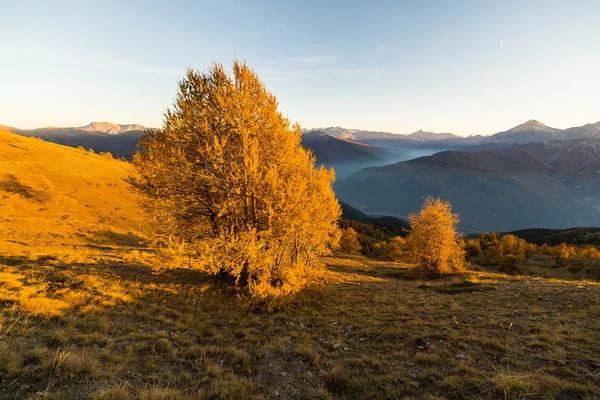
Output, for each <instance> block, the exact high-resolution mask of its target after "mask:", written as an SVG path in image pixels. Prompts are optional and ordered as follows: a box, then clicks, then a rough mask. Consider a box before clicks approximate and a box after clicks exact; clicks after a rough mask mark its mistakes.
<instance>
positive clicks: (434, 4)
mask: <svg viewBox="0 0 600 400" xmlns="http://www.w3.org/2000/svg"><path fill="white" fill-rule="evenodd" d="M0 15H1V16H2V22H1V23H0V124H3V125H12V126H16V127H19V128H34V127H41V126H49V125H53V126H79V125H84V124H87V123H88V122H91V121H109V122H114V123H139V124H142V125H145V126H152V127H154V126H160V125H161V124H162V115H163V111H164V109H165V107H167V106H168V105H169V104H171V103H172V101H173V98H174V97H175V94H176V91H177V86H176V83H177V81H178V80H180V79H181V78H182V77H183V75H184V71H185V68H186V67H187V66H191V67H193V68H195V69H206V68H207V67H208V66H209V65H210V63H211V62H212V61H220V62H223V63H224V64H226V65H227V66H230V65H231V61H232V60H233V59H234V58H238V59H241V60H247V62H248V64H249V66H250V67H252V68H254V69H255V70H256V71H257V72H258V74H259V75H260V77H261V78H262V79H263V81H264V82H265V83H266V85H267V86H268V87H269V89H270V90H271V91H272V92H273V93H274V94H275V95H276V96H277V98H278V100H279V103H280V109H281V110H282V111H283V112H284V113H285V114H286V115H287V116H288V117H289V118H290V119H291V120H292V121H298V122H300V124H301V125H302V126H303V127H307V128H315V127H325V126H336V125H339V126H343V127H347V128H359V129H368V130H382V131H389V132H397V133H410V132H412V131H415V130H418V129H424V130H431V131H436V132H454V133H458V134H463V135H464V134H478V133H481V134H491V133H495V132H498V131H502V130H505V129H508V128H510V127H512V126H514V125H517V124H519V123H522V122H524V121H526V120H528V119H537V120H540V121H541V122H543V123H545V124H546V125H549V126H554V127H557V128H566V127H569V126H577V125H583V124H585V123H588V122H596V121H599V120H600V2H599V1H595V0H584V1H552V0H544V1H526V0H522V1H492V0H485V1H464V2H461V1H427V0H424V1H417V0H415V1H400V0H396V1H376V0H375V1H356V2H354V1H349V0H347V1H326V0H320V1H312V0H302V1H295V0H274V1H253V0H245V1H228V0H212V1H206V2H203V1H189V2H184V1H175V0H174V1H126V0H121V1H83V0H80V1H60V0H57V1H42V0H40V1H27V0H20V1H10V0H0Z"/></svg>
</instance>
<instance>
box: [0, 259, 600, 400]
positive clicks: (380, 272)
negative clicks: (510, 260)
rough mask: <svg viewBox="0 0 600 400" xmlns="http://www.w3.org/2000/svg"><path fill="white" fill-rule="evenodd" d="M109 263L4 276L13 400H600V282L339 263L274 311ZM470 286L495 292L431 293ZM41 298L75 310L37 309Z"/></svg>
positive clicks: (39, 264)
mask: <svg viewBox="0 0 600 400" xmlns="http://www.w3.org/2000/svg"><path fill="white" fill-rule="evenodd" d="M142 255H143V253H142ZM103 256H104V255H103V253H102V252H101V251H98V252H97V254H96V255H95V256H94V257H90V261H89V262H88V263H69V262H68V261H64V260H63V259H62V258H61V256H60V255H54V257H52V258H47V261H37V260H31V259H21V264H20V265H14V264H15V263H12V264H13V265H11V266H2V267H0V268H1V269H2V279H3V281H6V282H12V284H11V285H3V286H1V287H0V304H1V305H2V306H1V308H0V310H1V311H0V314H1V315H2V317H1V318H2V320H1V321H2V323H1V324H0V325H1V326H2V328H0V337H2V339H0V381H1V382H4V383H3V385H0V398H27V397H28V396H33V395H35V393H40V392H44V391H45V390H46V387H47V386H48V387H49V390H48V398H57V399H63V398H65V399H69V398H73V399H75V398H92V399H117V398H124V399H127V398H131V399H134V398H140V399H203V398H215V399H218V398H226V399H230V398H233V399H236V398H237V399H246V398H256V399H260V398H264V399H267V398H273V397H274V396H275V393H278V394H279V398H347V399H355V398H365V399H367V398H402V397H411V396H412V397H413V398H425V397H426V396H429V398H491V399H495V398H503V397H504V396H506V398H525V397H526V398H544V399H546V398H557V399H558V398H595V397H597V396H600V390H599V389H598V387H600V377H599V375H598V371H599V370H600V356H598V353H597V351H596V348H597V343H598V342H599V341H600V326H599V325H598V324H597V322H596V321H597V320H598V318H599V317H600V285H597V284H592V283H581V282H567V281H557V280H544V279H532V278H525V277H508V276H504V275H499V274H489V273H485V272H472V273H469V274H468V275H466V277H463V278H458V277H457V278H446V279H443V280H437V281H432V282H427V283H424V282H423V281H420V280H415V278H414V276H413V274H412V271H411V269H410V268H408V267H407V266H403V265H393V264H386V263H381V262H375V261H372V260H368V259H365V258H361V257H352V256H347V255H343V254H339V255H336V256H333V257H329V258H327V259H326V261H327V262H328V264H329V267H328V269H327V272H326V274H325V276H324V278H323V282H322V284H314V285H312V286H311V287H310V288H308V289H306V290H305V291H303V292H301V293H300V294H299V295H297V296H296V297H295V298H293V299H290V300H289V301H288V302H287V303H286V304H285V305H284V306H282V308H280V309H278V310H276V311H275V312H273V313H264V312H256V311H255V312H252V311H250V310H248V309H247V307H246V305H245V304H246V303H245V301H244V300H243V299H241V298H236V297H235V296H232V293H233V292H232V287H231V286H230V285H229V284H228V283H227V282H222V281H218V280H216V279H213V278H210V277H208V276H206V275H203V274H201V273H197V272H193V271H186V270H177V271H171V272H169V273H167V274H165V275H158V276H157V275H153V274H152V273H151V270H150V268H149V267H146V266H144V265H140V264H134V263H128V262H125V261H121V262H119V261H118V259H119V256H118V254H115V252H114V251H111V252H108V253H107V254H106V257H107V258H106V259H105V258H103ZM65 258H66V259H68V257H65ZM92 258H95V261H92ZM121 258H122V260H123V259H127V258H128V253H127V251H123V253H122V254H121ZM465 282H468V285H467V287H470V288H472V287H478V286H484V287H486V288H489V287H491V288H492V289H485V290H481V291H480V290H470V291H453V290H450V291H444V290H432V289H431V288H439V289H441V288H444V287H446V288H453V287H456V286H457V285H458V287H462V286H463V285H465ZM32 293H34V295H32ZM28 299H36V302H39V303H41V304H44V303H46V302H47V304H55V302H60V304H61V305H62V308H60V310H58V309H57V310H56V311H54V312H52V313H42V312H39V310H40V308H34V311H33V312H32V311H31V310H30V309H29V308H28V307H30V305H29V304H30V303H29V302H28V301H29V300H28ZM23 300H25V301H23ZM43 308H44V307H42V308H41V309H43ZM48 308H51V307H48ZM35 310H37V311H35ZM511 323H512V327H511V328H510V331H509V326H511V325H510V324H511ZM9 325H12V328H11V329H10V331H9V332H8V334H6V335H4V336H2V335H1V332H3V331H6V327H8V326H9ZM338 344H339V346H337V345H338ZM334 345H335V346H334ZM57 353H61V354H63V355H65V357H64V359H63V360H62V361H61V364H60V367H59V368H58V369H56V368H55V365H56V354H57ZM53 371H54V372H53ZM53 373H54V376H53V377H52V380H51V383H50V385H48V382H49V379H50V377H51V375H52V374H53ZM424 396H425V397H424Z"/></svg>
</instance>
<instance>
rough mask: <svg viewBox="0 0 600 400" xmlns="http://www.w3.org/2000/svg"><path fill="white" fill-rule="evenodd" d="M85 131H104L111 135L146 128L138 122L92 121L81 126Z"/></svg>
mask: <svg viewBox="0 0 600 400" xmlns="http://www.w3.org/2000/svg"><path fill="white" fill-rule="evenodd" d="M80 129H83V130H84V131H89V132H103V133H108V134H111V135H117V134H119V133H123V132H129V131H140V130H143V129H145V128H144V127H143V126H141V125H138V124H119V125H117V124H113V123H110V122H90V123H89V124H87V125H85V126H82V127H80Z"/></svg>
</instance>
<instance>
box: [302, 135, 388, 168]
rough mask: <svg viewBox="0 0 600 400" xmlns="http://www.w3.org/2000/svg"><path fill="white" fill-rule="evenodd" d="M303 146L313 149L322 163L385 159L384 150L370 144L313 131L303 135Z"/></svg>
mask: <svg viewBox="0 0 600 400" xmlns="http://www.w3.org/2000/svg"><path fill="white" fill-rule="evenodd" d="M302 146H303V147H305V148H307V149H310V150H312V151H313V153H314V154H315V156H316V157H317V160H318V161H319V162H322V163H325V164H327V163H336V162H337V163H340V162H342V163H343V162H348V163H350V162H378V161H383V153H384V150H383V149H380V148H377V147H375V146H370V145H368V144H364V143H359V142H355V141H352V140H349V139H341V138H336V137H333V136H330V135H328V134H326V133H325V132H319V131H311V132H307V133H304V134H303V135H302Z"/></svg>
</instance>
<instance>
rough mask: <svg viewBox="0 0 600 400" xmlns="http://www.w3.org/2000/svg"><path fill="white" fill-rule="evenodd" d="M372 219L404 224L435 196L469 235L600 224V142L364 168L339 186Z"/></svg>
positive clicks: (455, 154) (445, 155) (444, 155)
mask: <svg viewBox="0 0 600 400" xmlns="http://www.w3.org/2000/svg"><path fill="white" fill-rule="evenodd" d="M336 193H337V194H338V197H339V198H340V199H341V200H342V201H345V202H348V203H349V204H351V205H353V206H355V207H357V208H359V209H361V210H362V211H364V212H367V213H383V214H389V215H394V216H396V217H402V218H406V217H407V215H408V214H409V213H410V212H414V211H415V210H418V209H419V208H420V205H421V203H422V202H423V199H424V198H425V197H426V196H428V195H432V196H435V197H441V198H443V199H445V200H449V201H450V202H451V203H452V204H453V206H454V210H455V211H456V212H458V213H459V214H460V219H461V228H462V229H463V230H465V231H468V232H477V231H500V232H501V231H511V230H517V229H524V228H527V227H537V228H567V227H575V226H593V225H600V137H595V138H587V139H570V140H562V141H560V140H559V141H548V142H531V143H527V144H523V145H517V146H511V147H504V148H495V149H488V150H481V151H444V152H440V153H436V154H434V155H431V156H428V157H421V158H417V159H413V160H409V161H404V162H399V163H395V164H391V165H386V166H382V167H375V168H367V169H363V170H361V171H359V172H357V173H355V174H352V175H351V176H349V177H348V178H346V179H345V180H343V181H341V182H338V183H337V184H336Z"/></svg>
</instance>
